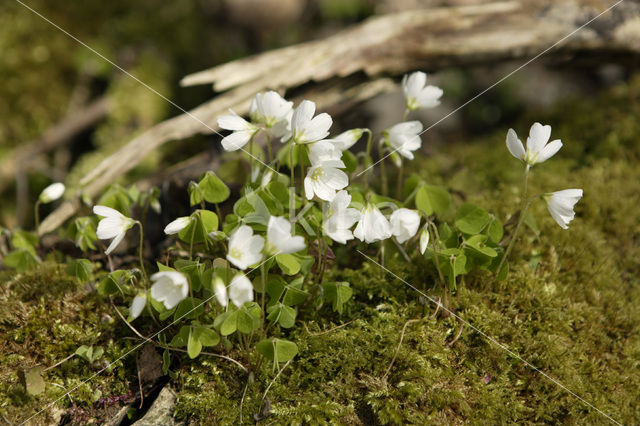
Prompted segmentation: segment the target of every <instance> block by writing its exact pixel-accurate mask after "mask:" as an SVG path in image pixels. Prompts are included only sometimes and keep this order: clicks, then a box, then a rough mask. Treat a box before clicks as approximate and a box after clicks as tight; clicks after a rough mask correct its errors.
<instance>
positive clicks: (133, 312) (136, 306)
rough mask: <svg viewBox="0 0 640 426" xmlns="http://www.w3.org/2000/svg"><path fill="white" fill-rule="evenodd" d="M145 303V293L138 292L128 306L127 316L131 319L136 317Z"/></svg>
mask: <svg viewBox="0 0 640 426" xmlns="http://www.w3.org/2000/svg"><path fill="white" fill-rule="evenodd" d="M146 305H147V295H146V294H145V293H140V294H138V295H137V296H136V297H134V298H133V301H132V302H131V307H130V308H129V316H130V317H131V319H132V320H134V319H136V318H138V317H139V316H140V314H141V313H142V310H143V309H144V307H145V306H146Z"/></svg>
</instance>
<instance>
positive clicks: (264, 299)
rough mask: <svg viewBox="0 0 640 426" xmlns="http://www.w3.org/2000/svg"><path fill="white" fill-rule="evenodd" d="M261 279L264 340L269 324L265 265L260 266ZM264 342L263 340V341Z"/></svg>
mask: <svg viewBox="0 0 640 426" xmlns="http://www.w3.org/2000/svg"><path fill="white" fill-rule="evenodd" d="M260 277H261V278H262V300H261V301H260V306H261V307H262V333H261V334H262V338H264V335H265V324H266V322H267V313H266V312H265V310H264V308H265V306H266V298H267V296H266V295H267V269H266V268H265V267H264V263H262V265H260ZM261 340H262V339H261Z"/></svg>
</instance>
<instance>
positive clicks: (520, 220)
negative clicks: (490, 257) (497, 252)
mask: <svg viewBox="0 0 640 426" xmlns="http://www.w3.org/2000/svg"><path fill="white" fill-rule="evenodd" d="M531 201H533V199H531V200H527V201H526V204H525V205H524V207H523V208H522V210H521V211H520V217H519V218H518V224H517V225H516V229H515V230H514V231H513V235H512V236H511V240H510V241H509V245H508V246H507V250H506V251H505V252H504V256H502V259H501V260H500V263H499V264H498V268H497V269H496V275H498V274H499V273H500V271H501V270H502V265H504V263H505V262H506V261H507V258H508V257H509V254H511V249H513V245H514V243H515V242H516V239H517V238H518V231H520V228H521V227H522V223H523V222H524V218H525V216H526V214H527V209H528V208H529V206H530V205H531Z"/></svg>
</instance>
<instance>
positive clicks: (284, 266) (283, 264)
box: [276, 254, 300, 275]
mask: <svg viewBox="0 0 640 426" xmlns="http://www.w3.org/2000/svg"><path fill="white" fill-rule="evenodd" d="M276 262H277V263H278V266H279V267H280V270H281V271H282V272H283V273H284V274H285V275H295V274H297V273H298V272H300V261H299V260H298V258H297V257H295V256H294V255H292V254H279V255H277V256H276Z"/></svg>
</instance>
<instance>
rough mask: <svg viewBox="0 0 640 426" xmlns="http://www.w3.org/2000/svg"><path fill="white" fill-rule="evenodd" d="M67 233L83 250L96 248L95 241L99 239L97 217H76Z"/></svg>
mask: <svg viewBox="0 0 640 426" xmlns="http://www.w3.org/2000/svg"><path fill="white" fill-rule="evenodd" d="M67 234H68V235H69V238H71V239H72V240H73V241H75V244H76V247H78V248H79V249H80V250H82V251H83V252H84V251H87V250H95V249H96V245H95V243H96V242H97V241H98V236H97V235H96V223H95V217H91V216H84V217H78V218H76V219H75V220H74V221H73V222H71V224H70V225H69V228H67Z"/></svg>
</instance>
